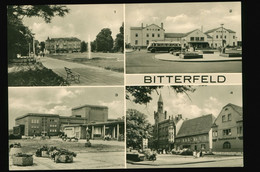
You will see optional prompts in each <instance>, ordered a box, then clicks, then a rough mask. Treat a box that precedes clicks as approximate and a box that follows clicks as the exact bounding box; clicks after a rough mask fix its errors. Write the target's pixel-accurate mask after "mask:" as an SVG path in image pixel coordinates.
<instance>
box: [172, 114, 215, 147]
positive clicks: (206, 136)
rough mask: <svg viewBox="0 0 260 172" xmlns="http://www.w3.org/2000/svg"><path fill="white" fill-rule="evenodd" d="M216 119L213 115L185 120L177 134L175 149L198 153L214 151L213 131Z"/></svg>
mask: <svg viewBox="0 0 260 172" xmlns="http://www.w3.org/2000/svg"><path fill="white" fill-rule="evenodd" d="M214 120H215V118H214V116H213V115H212V114H209V115H204V116H201V117H198V118H193V119H189V120H185V121H184V122H183V124H182V126H181V127H180V130H179V132H178V133H177V136H176V140H175V148H176V149H177V150H178V149H184V148H188V149H191V150H193V151H194V150H196V151H200V150H202V151H206V152H210V151H212V129H211V126H212V124H213V122H214Z"/></svg>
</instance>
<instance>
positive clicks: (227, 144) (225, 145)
mask: <svg viewBox="0 0 260 172" xmlns="http://www.w3.org/2000/svg"><path fill="white" fill-rule="evenodd" d="M223 149H231V144H230V143H229V142H225V143H223Z"/></svg>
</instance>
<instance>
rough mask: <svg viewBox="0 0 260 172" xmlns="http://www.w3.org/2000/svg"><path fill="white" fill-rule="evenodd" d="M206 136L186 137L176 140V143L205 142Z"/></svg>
mask: <svg viewBox="0 0 260 172" xmlns="http://www.w3.org/2000/svg"><path fill="white" fill-rule="evenodd" d="M207 138H208V137H207V136H196V137H187V138H182V139H176V142H196V141H207Z"/></svg>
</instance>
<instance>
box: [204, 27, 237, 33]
mask: <svg viewBox="0 0 260 172" xmlns="http://www.w3.org/2000/svg"><path fill="white" fill-rule="evenodd" d="M220 28H221V27H218V28H214V29H210V30H208V31H206V32H204V33H205V34H207V33H211V32H214V31H216V30H218V29H220ZM223 29H226V28H223ZM226 30H227V31H228V32H229V33H236V32H235V31H233V30H231V29H226Z"/></svg>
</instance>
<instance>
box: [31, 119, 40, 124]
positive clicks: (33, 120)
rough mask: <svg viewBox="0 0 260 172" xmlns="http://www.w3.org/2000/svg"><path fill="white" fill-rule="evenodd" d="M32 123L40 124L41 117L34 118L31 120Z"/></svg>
mask: <svg viewBox="0 0 260 172" xmlns="http://www.w3.org/2000/svg"><path fill="white" fill-rule="evenodd" d="M31 123H32V124H38V123H39V119H32V120H31Z"/></svg>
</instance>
